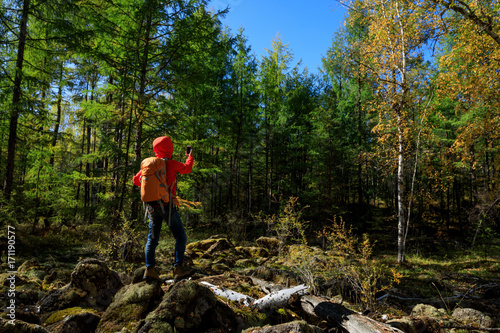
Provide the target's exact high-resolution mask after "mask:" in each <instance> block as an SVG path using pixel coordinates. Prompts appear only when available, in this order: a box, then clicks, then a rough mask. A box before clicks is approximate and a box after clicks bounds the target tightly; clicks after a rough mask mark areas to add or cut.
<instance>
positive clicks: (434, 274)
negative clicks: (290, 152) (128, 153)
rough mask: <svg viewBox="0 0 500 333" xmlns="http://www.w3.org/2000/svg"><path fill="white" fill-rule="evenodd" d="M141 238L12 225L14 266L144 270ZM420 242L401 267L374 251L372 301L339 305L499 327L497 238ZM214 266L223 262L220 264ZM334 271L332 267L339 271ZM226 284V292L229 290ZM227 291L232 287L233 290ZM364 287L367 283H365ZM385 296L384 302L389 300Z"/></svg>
mask: <svg viewBox="0 0 500 333" xmlns="http://www.w3.org/2000/svg"><path fill="white" fill-rule="evenodd" d="M162 233H163V235H164V236H163V239H162V241H161V242H160V246H159V247H158V250H157V260H158V261H161V262H164V263H165V265H164V266H163V268H164V271H168V270H169V263H170V262H171V258H170V257H171V253H173V246H174V242H173V239H172V237H171V235H170V233H169V232H168V231H167V230H163V231H162ZM211 236H213V235H211V234H207V233H197V234H195V233H193V232H191V231H189V230H188V243H195V242H198V241H203V240H204V239H208V238H210V237H211ZM217 237H220V236H217ZM145 240H146V230H145V227H144V226H139V227H137V228H135V229H133V228H125V229H122V230H121V231H116V232H111V231H109V230H107V228H106V227H103V226H99V225H88V226H80V227H76V228H67V227H65V226H63V227H61V228H59V229H57V230H56V229H51V230H45V231H39V232H36V233H32V232H31V230H30V226H27V225H26V226H25V225H19V226H17V227H16V255H15V260H16V266H17V267H19V266H20V265H21V264H22V263H23V262H24V261H27V260H33V259H36V260H37V261H38V262H40V263H47V262H52V263H54V264H56V263H57V265H60V264H64V265H69V266H71V265H72V266H75V265H76V264H77V263H78V262H79V261H80V260H82V259H83V258H88V257H98V258H100V259H105V260H106V261H107V262H108V263H109V265H110V268H112V269H114V270H116V271H117V272H119V273H121V274H123V275H127V274H128V275H131V274H132V273H133V272H134V271H135V270H137V269H138V268H139V267H141V266H143V265H144V264H143V259H142V248H143V246H144V244H143V243H145ZM419 242H420V243H418V244H417V241H416V240H413V243H412V247H413V248H418V249H419V250H418V251H412V247H410V248H409V251H408V253H407V255H406V260H405V263H404V264H401V265H399V264H397V256H396V253H394V254H387V251H386V250H381V251H377V248H375V251H374V253H373V255H372V258H371V260H372V261H371V264H370V265H371V267H384V268H385V270H384V273H381V274H380V275H379V281H378V282H377V285H374V286H373V288H372V289H371V290H368V291H367V290H365V292H367V293H368V295H365V297H366V296H369V297H372V298H374V297H375V298H377V299H378V300H377V301H375V300H373V301H372V302H366V299H365V301H362V300H361V301H360V298H363V297H360V295H359V294H357V295H356V296H355V297H351V298H350V299H349V295H351V296H352V294H349V293H347V294H346V295H347V296H346V295H344V296H345V298H344V299H343V300H344V302H345V304H349V307H351V308H352V310H354V311H359V312H364V311H366V310H370V311H372V313H373V315H372V316H373V317H374V318H375V319H377V318H380V317H381V316H383V315H389V316H391V317H393V318H397V317H398V316H404V315H409V314H410V313H411V311H412V308H413V307H414V306H415V305H416V304H419V303H422V302H423V301H425V303H426V304H432V305H434V306H435V307H436V308H441V309H444V310H445V311H446V313H448V314H451V313H452V312H453V310H454V309H456V308H459V307H474V308H476V309H477V310H480V311H484V312H486V313H489V314H491V315H493V317H494V318H496V319H495V320H496V321H497V322H496V323H495V325H496V326H495V327H498V326H500V319H499V318H500V291H499V290H498V289H499V288H498V286H500V240H499V239H490V240H489V243H488V244H487V245H484V244H477V246H476V250H475V251H471V250H470V249H466V248H463V247H461V246H460V244H461V243H460V241H454V242H451V241H446V242H445V241H436V240H431V239H425V240H419ZM246 243H247V244H246V246H249V245H255V243H254V242H246ZM124 244H129V246H130V249H133V250H130V249H129V250H130V251H131V252H130V253H129V254H127V256H128V258H127V259H126V260H123V256H124V254H123V251H124ZM237 245H238V244H237ZM424 249H425V250H424ZM2 259H3V260H2V262H5V260H6V258H5V255H4V256H3V258H2ZM219 259H220V258H219ZM200 260H201V259H200ZM200 262H201V261H199V260H194V264H195V265H196V264H198V265H201V264H200ZM218 262H222V260H219V261H218ZM350 262H354V265H356V264H362V263H356V261H355V260H351V261H350ZM263 263H265V265H266V266H269V267H271V266H272V267H273V269H279V270H280V271H287V270H289V271H294V274H299V275H300V274H302V275H303V277H306V275H307V273H311V270H309V272H308V269H305V270H304V267H303V266H301V267H302V269H299V270H296V269H295V270H294V269H293V267H295V268H296V267H297V264H299V265H300V263H297V262H296V263H295V264H294V263H292V264H290V261H289V260H288V261H287V260H276V261H272V262H271V261H262V262H259V261H258V260H256V261H255V264H256V265H257V266H262V265H263ZM294 265H295V266H294ZM330 267H333V266H330ZM336 267H337V268H338V266H336ZM346 267H347V266H342V268H343V269H345V271H346V272H348V271H349V272H353V271H356V268H354V270H353V271H351V270H348V269H347V268H346ZM239 269H242V268H237V267H234V268H232V269H231V271H232V272H235V273H238V270H239ZM349 269H352V267H349ZM358 272H359V271H358ZM388 272H392V274H393V277H394V276H397V278H396V279H393V278H391V277H389V276H388V275H387V274H389V273H388ZM384 274H385V275H384ZM394 274H395V275H394ZM209 275H211V274H209ZM213 275H215V273H214V274H213ZM304 280H305V281H304V282H311V281H313V280H314V283H315V284H316V285H317V286H318V290H319V292H320V293H322V294H323V295H324V294H325V293H328V294H329V295H328V296H329V297H334V296H336V292H341V291H339V284H336V285H335V286H334V287H332V286H331V285H330V289H328V288H322V287H321V286H319V284H320V281H324V279H322V278H317V279H314V278H313V279H311V278H309V281H307V278H305V279H304ZM358 280H359V281H358V282H363V281H364V278H363V277H362V276H358ZM351 282H352V281H351ZM346 283H347V284H348V283H349V281H347V282H346V281H344V284H340V286H341V287H340V288H344V289H345V287H346ZM236 284H237V282H236ZM381 286H382V288H381ZM490 286H494V288H493V289H491V290H493V292H494V293H496V294H495V295H493V294H492V292H491V290H490V291H488V293H489V295H486V296H487V297H486V298H485V297H481V298H477V297H469V296H472V295H477V294H478V293H483V294H484V290H485V289H488V288H489V287H490ZM225 287H226V288H228V286H225ZM233 287H234V288H235V289H238V286H233ZM347 287H349V286H347ZM383 287H387V288H383ZM369 288H370V286H368V289H369ZM347 289H349V288H347ZM351 289H352V288H351ZM495 290H496V291H495ZM358 292H359V290H358ZM370 292H371V293H370ZM355 294H356V293H355ZM389 294H390V297H387V296H389ZM483 296H484V295H483ZM473 303H474V304H473ZM367 304H371V306H370V307H371V308H370V309H367V307H368V306H367ZM492 312H494V313H492Z"/></svg>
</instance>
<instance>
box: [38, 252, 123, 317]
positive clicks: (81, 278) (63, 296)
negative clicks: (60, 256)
mask: <svg viewBox="0 0 500 333" xmlns="http://www.w3.org/2000/svg"><path fill="white" fill-rule="evenodd" d="M122 287H123V283H122V281H121V280H120V278H119V276H118V274H117V273H116V272H114V271H112V270H110V269H109V268H108V266H107V265H106V263H105V262H104V261H101V260H98V259H93V258H89V259H84V260H82V261H80V262H79V263H78V264H77V265H76V267H75V270H74V271H73V273H71V282H70V283H69V284H67V285H66V286H64V287H63V288H61V289H55V290H52V291H51V292H49V293H48V294H47V295H46V296H45V297H44V298H43V299H42V300H41V301H40V312H41V313H42V314H47V313H50V312H52V311H57V310H61V309H66V308H70V307H88V308H92V309H96V310H98V311H103V310H105V309H106V308H107V307H108V306H109V304H111V301H112V300H113V296H114V295H115V294H116V293H117V291H118V290H119V289H120V288H122Z"/></svg>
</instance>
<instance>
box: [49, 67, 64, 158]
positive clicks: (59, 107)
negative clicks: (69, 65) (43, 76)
mask: <svg viewBox="0 0 500 333" xmlns="http://www.w3.org/2000/svg"><path fill="white" fill-rule="evenodd" d="M63 69H64V66H63V64H62V63H61V72H60V76H59V88H58V90H57V115H56V123H55V125H54V133H53V135H52V149H53V150H54V149H55V147H56V144H57V137H58V136H59V126H60V124H61V114H62V105H61V104H62V79H63ZM54 158H55V153H54V151H52V154H51V155H50V166H52V167H54Z"/></svg>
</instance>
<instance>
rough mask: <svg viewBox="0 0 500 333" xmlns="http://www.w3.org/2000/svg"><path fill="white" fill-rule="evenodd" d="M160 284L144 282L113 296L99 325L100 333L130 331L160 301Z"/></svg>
mask: <svg viewBox="0 0 500 333" xmlns="http://www.w3.org/2000/svg"><path fill="white" fill-rule="evenodd" d="M162 296H163V291H162V289H161V286H160V283H157V282H152V283H147V282H146V281H143V282H140V283H137V284H131V285H127V286H125V287H123V288H122V289H120V291H119V292H118V293H117V294H116V295H115V297H114V299H113V302H112V303H111V304H110V306H109V307H108V308H107V309H106V312H104V314H103V316H102V320H101V322H100V324H99V331H100V332H116V331H120V330H121V329H122V328H124V327H125V328H127V329H132V328H134V327H135V326H137V324H138V323H139V322H140V321H141V319H144V318H145V317H146V315H147V314H148V313H149V312H150V311H151V310H153V309H154V308H155V307H156V306H157V305H158V304H159V302H160V301H161V298H162Z"/></svg>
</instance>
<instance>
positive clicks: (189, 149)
mask: <svg viewBox="0 0 500 333" xmlns="http://www.w3.org/2000/svg"><path fill="white" fill-rule="evenodd" d="M186 154H188V155H189V154H191V145H187V147H186Z"/></svg>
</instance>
